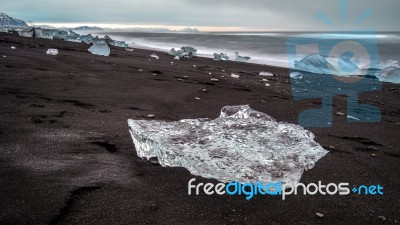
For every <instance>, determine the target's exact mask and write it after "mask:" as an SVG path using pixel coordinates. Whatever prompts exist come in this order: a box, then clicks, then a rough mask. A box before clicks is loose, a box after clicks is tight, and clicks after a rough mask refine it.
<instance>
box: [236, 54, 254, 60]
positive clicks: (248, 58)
mask: <svg viewBox="0 0 400 225" xmlns="http://www.w3.org/2000/svg"><path fill="white" fill-rule="evenodd" d="M250 59H251V58H250V57H248V56H240V55H239V53H238V52H235V61H236V62H247V61H249V60H250Z"/></svg>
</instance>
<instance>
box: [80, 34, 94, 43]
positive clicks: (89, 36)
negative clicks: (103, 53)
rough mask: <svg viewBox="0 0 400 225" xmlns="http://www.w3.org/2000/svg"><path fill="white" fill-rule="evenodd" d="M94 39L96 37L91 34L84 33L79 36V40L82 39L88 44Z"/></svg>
mask: <svg viewBox="0 0 400 225" xmlns="http://www.w3.org/2000/svg"><path fill="white" fill-rule="evenodd" d="M93 39H94V37H93V36H92V35H91V34H87V35H82V36H80V37H79V40H81V41H82V42H84V43H86V44H90V43H91V42H92V40H93Z"/></svg>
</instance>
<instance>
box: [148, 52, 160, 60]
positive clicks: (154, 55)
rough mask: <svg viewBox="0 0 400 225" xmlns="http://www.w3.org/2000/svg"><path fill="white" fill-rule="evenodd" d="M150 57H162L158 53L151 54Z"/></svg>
mask: <svg viewBox="0 0 400 225" xmlns="http://www.w3.org/2000/svg"><path fill="white" fill-rule="evenodd" d="M150 57H153V58H155V59H160V57H159V56H158V55H157V54H156V53H153V54H151V55H150Z"/></svg>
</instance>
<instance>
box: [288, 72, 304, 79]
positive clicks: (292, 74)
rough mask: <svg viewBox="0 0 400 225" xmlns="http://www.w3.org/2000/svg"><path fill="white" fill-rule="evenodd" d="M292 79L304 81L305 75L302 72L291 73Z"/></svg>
mask: <svg viewBox="0 0 400 225" xmlns="http://www.w3.org/2000/svg"><path fill="white" fill-rule="evenodd" d="M290 77H291V78H293V79H295V80H297V79H302V78H303V74H302V73H300V72H291V73H290Z"/></svg>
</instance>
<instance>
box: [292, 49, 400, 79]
mask: <svg viewBox="0 0 400 225" xmlns="http://www.w3.org/2000/svg"><path fill="white" fill-rule="evenodd" d="M355 61H357V60H355ZM294 69H296V70H299V71H304V72H310V73H315V74H332V75H338V76H353V75H355V76H366V75H368V76H372V77H376V79H379V80H380V81H384V82H391V83H397V84H398V83H400V66H399V65H398V62H397V61H394V60H388V61H381V62H374V63H371V64H370V65H367V66H364V67H359V66H358V65H356V63H355V62H354V61H352V60H351V59H349V58H346V57H344V56H341V57H326V56H323V55H320V54H311V55H308V56H306V57H305V58H303V59H302V60H300V61H295V64H294ZM293 73H296V76H292V74H291V77H292V78H295V79H296V78H298V77H301V76H300V75H302V73H301V72H293Z"/></svg>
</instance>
